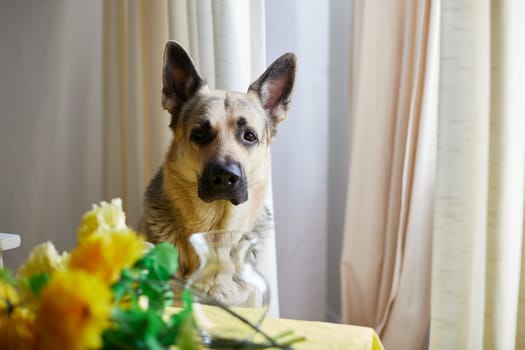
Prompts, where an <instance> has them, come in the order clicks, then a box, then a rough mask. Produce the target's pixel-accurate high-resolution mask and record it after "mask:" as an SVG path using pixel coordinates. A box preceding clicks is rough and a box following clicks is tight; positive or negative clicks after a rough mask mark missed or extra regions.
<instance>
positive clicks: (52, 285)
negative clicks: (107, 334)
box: [36, 270, 112, 350]
mask: <svg viewBox="0 0 525 350" xmlns="http://www.w3.org/2000/svg"><path fill="white" fill-rule="evenodd" d="M111 300H112V294H111V291H110V290H109V287H107V286H106V285H105V284H104V283H103V282H102V281H100V280H99V279H98V278H97V277H95V276H91V275H89V274H87V273H85V272H83V271H78V270H77V271H75V270H66V271H58V272H56V273H55V275H54V276H53V279H52V280H51V281H50V282H49V284H48V285H47V286H45V287H44V289H43V290H42V294H41V298H40V305H39V312H38V315H37V317H36V327H37V331H38V334H39V335H40V337H41V338H40V345H41V349H68V350H81V349H82V350H84V349H96V348H100V347H101V346H102V339H101V336H102V333H103V331H104V330H105V329H106V328H107V327H108V326H109V324H110V323H109V317H110V310H111Z"/></svg>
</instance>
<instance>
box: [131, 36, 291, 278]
mask: <svg viewBox="0 0 525 350" xmlns="http://www.w3.org/2000/svg"><path fill="white" fill-rule="evenodd" d="M295 66H296V58H295V55H294V54H292V53H286V54H284V55H283V56H281V57H279V58H278V59H277V60H275V61H274V62H273V63H272V64H271V65H270V66H269V67H268V68H267V70H266V71H265V72H264V73H263V74H262V75H261V76H260V77H259V78H258V79H257V80H256V81H255V82H253V83H252V84H251V85H250V86H249V87H248V91H247V92H246V93H243V92H236V91H224V90H210V89H209V88H208V87H207V85H206V82H205V80H204V79H203V78H202V77H201V75H200V74H199V72H198V71H197V69H196V67H195V65H194V64H193V62H192V59H191V58H190V56H189V55H188V54H187V53H186V52H185V51H184V49H183V48H182V47H181V46H180V45H179V44H177V43H176V42H173V41H169V42H168V43H167V44H166V49H165V51H164V67H163V88H162V106H163V107H164V108H165V109H166V110H167V111H168V112H169V113H170V114H171V123H170V128H171V130H172V132H173V141H172V143H171V146H170V147H169V150H168V152H167V155H166V158H165V161H164V164H163V166H162V167H161V168H160V170H159V171H158V173H157V174H156V176H155V177H154V178H153V179H152V181H151V183H150V184H149V186H148V188H147V190H146V194H145V199H144V214H143V220H142V225H141V231H142V232H143V233H144V234H146V236H147V238H148V240H149V241H151V242H153V243H157V242H161V241H168V242H171V243H173V244H174V245H175V246H176V247H177V250H178V252H179V271H178V276H179V277H181V278H183V279H186V278H187V277H188V276H189V275H190V274H191V273H192V272H193V271H195V270H196V269H197V268H198V267H199V259H198V257H197V255H196V253H195V252H194V250H193V248H192V247H191V245H190V242H189V240H188V238H189V236H190V235H191V234H192V233H195V232H205V231H214V230H238V231H251V232H255V233H257V232H265V230H268V229H269V228H271V225H272V214H271V212H270V211H269V209H268V208H266V207H265V205H264V200H265V196H266V191H267V187H268V179H269V170H270V152H269V150H270V143H271V141H272V139H273V137H274V136H275V133H276V127H277V125H278V124H279V123H280V122H282V121H283V120H285V119H286V116H287V111H288V106H289V103H290V95H291V93H292V89H293V84H294V79H295Z"/></svg>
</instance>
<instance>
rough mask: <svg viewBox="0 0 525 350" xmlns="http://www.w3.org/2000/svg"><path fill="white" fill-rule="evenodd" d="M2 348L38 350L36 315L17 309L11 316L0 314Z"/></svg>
mask: <svg viewBox="0 0 525 350" xmlns="http://www.w3.org/2000/svg"><path fill="white" fill-rule="evenodd" d="M0 348H1V349H5V350H26V349H36V348H37V336H36V330H35V315H34V314H33V313H31V312H30V311H29V310H27V309H23V308H21V307H16V308H14V309H13V311H12V312H11V313H10V314H7V313H4V312H3V311H2V313H0Z"/></svg>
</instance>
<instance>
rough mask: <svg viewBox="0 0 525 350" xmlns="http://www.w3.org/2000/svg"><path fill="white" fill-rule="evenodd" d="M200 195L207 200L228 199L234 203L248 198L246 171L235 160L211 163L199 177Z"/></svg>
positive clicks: (239, 202) (236, 203) (242, 201)
mask: <svg viewBox="0 0 525 350" xmlns="http://www.w3.org/2000/svg"><path fill="white" fill-rule="evenodd" d="M199 197H200V199H202V200H203V201H205V202H212V201H214V200H217V199H226V200H229V201H230V202H232V204H234V205H238V204H241V203H244V202H246V201H247V200H248V186H247V183H246V176H245V175H244V171H243V169H242V168H241V166H240V165H239V164H238V163H235V162H213V163H209V164H208V165H207V166H206V168H205V169H204V172H203V173H202V177H201V178H200V179H199Z"/></svg>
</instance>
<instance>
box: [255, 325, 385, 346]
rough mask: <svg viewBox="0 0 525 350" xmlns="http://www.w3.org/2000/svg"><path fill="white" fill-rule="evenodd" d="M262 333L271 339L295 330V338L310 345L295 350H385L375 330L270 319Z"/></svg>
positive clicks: (301, 344)
mask: <svg viewBox="0 0 525 350" xmlns="http://www.w3.org/2000/svg"><path fill="white" fill-rule="evenodd" d="M262 329H263V330H264V331H266V332H267V333H268V334H269V335H275V334H278V333H280V332H282V331H283V330H288V329H291V330H293V331H294V335H299V336H301V335H302V336H305V337H306V341H304V342H301V343H297V344H294V346H293V347H294V349H297V350H306V349H312V350H313V349H316V350H322V349H326V350H343V349H344V350H383V349H384V348H383V345H382V344H381V341H380V340H379V337H378V336H377V334H376V332H375V331H374V330H373V329H372V328H367V327H358V326H350V325H343V324H336V323H326V322H311V321H298V320H288V319H270V318H268V319H266V320H265V321H264V322H263V326H262Z"/></svg>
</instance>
